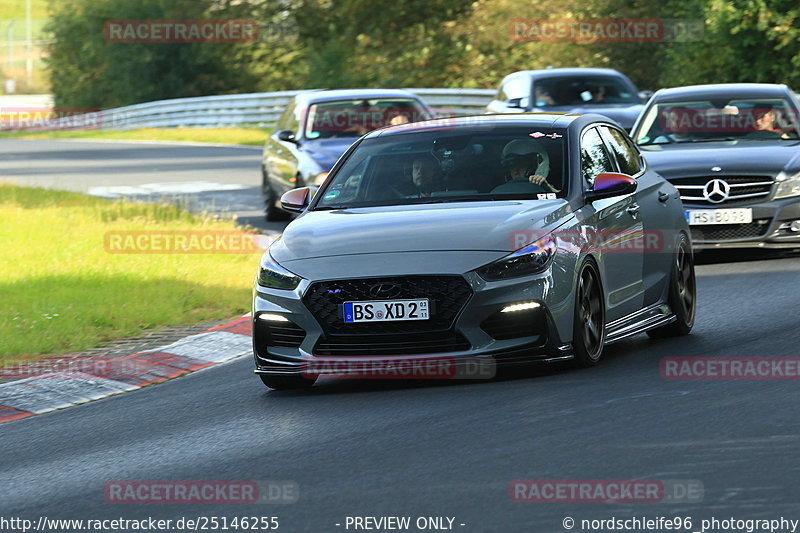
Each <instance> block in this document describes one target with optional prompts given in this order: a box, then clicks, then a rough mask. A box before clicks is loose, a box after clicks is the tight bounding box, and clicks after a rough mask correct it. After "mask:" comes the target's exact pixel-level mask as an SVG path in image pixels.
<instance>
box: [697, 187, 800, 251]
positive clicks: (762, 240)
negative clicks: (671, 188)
mask: <svg viewBox="0 0 800 533" xmlns="http://www.w3.org/2000/svg"><path fill="white" fill-rule="evenodd" d="M731 207H734V208H739V207H742V208H749V209H752V210H753V222H752V223H750V224H725V225H716V226H690V230H691V233H692V245H693V247H694V248H695V249H700V250H702V249H723V248H765V249H780V248H800V232H796V231H792V230H791V229H790V228H789V226H790V225H791V223H792V222H794V221H798V220H800V198H786V199H783V200H773V201H770V202H763V203H758V204H747V205H736V206H731ZM715 208H716V209H726V208H728V207H727V206H725V205H724V204H721V205H719V206H717V207H715ZM684 209H685V210H698V211H699V210H703V209H714V208H709V207H706V206H703V207H695V206H692V205H685V206H684Z"/></svg>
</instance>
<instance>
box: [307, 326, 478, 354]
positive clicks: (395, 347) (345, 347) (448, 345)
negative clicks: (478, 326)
mask: <svg viewBox="0 0 800 533" xmlns="http://www.w3.org/2000/svg"><path fill="white" fill-rule="evenodd" d="M470 348H471V345H470V343H469V341H467V339H465V338H464V337H463V336H462V335H461V334H460V333H457V332H453V331H444V332H438V333H416V334H411V333H400V334H394V335H369V336H361V335H359V336H335V337H323V338H322V339H320V340H319V342H317V345H316V346H315V347H314V354H315V355H343V356H348V355H349V356H362V357H369V356H384V355H421V354H438V353H447V352H458V351H465V350H469V349H470Z"/></svg>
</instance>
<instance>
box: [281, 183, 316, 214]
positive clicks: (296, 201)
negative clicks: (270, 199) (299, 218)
mask: <svg viewBox="0 0 800 533" xmlns="http://www.w3.org/2000/svg"><path fill="white" fill-rule="evenodd" d="M310 192H311V191H310V190H309V188H308V187H300V188H299V189H292V190H291V191H286V192H285V193H283V196H281V209H283V210H284V211H288V212H290V213H300V212H301V211H302V210H303V209H305V208H306V206H307V205H308V201H309V199H310V197H311V194H310Z"/></svg>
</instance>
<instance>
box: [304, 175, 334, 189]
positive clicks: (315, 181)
mask: <svg viewBox="0 0 800 533" xmlns="http://www.w3.org/2000/svg"><path fill="white" fill-rule="evenodd" d="M328 174H329V173H328V172H320V173H319V174H317V175H316V176H314V177H312V178H311V179H310V180H309V182H308V185H316V186H317V187H319V186H320V185H322V184H323V183H324V182H325V178H327V177H328Z"/></svg>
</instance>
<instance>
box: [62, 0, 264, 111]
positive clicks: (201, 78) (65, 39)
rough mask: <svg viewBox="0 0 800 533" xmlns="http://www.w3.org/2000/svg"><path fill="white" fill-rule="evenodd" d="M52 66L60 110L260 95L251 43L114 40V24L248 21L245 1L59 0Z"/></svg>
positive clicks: (248, 12)
mask: <svg viewBox="0 0 800 533" xmlns="http://www.w3.org/2000/svg"><path fill="white" fill-rule="evenodd" d="M52 9H53V14H52V17H51V19H50V23H49V26H48V31H50V32H51V33H52V35H53V38H54V41H53V43H52V45H51V46H50V57H49V60H48V61H49V66H50V72H51V83H52V90H53V94H54V95H55V99H56V105H57V106H59V107H77V108H94V107H101V108H109V107H117V106H122V105H127V104H134V103H138V102H146V101H151V100H159V99H164V98H177V97H185V96H202V95H209V94H221V93H231V92H246V91H250V90H256V89H257V85H258V80H257V77H256V76H255V75H254V73H253V72H252V71H251V69H250V68H249V63H250V62H251V61H253V47H252V46H251V45H249V44H248V43H236V44H220V43H180V44H175V43H114V42H108V41H107V40H106V38H105V36H104V33H103V28H104V25H105V23H106V22H107V21H109V20H116V19H135V20H138V19H157V20H158V19H209V18H249V16H248V15H249V14H250V11H249V10H250V7H249V6H248V5H247V4H239V3H234V4H233V5H228V4H227V2H224V3H220V2H217V1H213V0H126V1H125V2H119V1H117V0H61V1H59V2H53V4H52Z"/></svg>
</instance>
